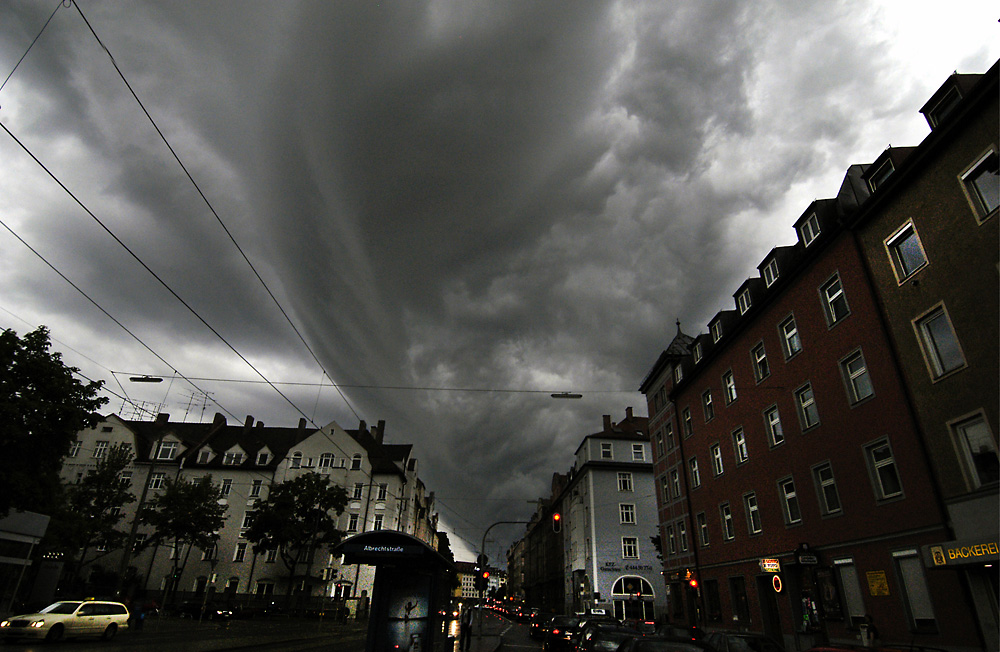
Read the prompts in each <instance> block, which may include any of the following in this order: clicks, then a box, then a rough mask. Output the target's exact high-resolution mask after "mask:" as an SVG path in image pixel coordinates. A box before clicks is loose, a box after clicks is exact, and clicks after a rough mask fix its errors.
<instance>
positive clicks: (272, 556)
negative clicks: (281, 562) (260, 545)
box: [264, 548, 278, 564]
mask: <svg viewBox="0 0 1000 652" xmlns="http://www.w3.org/2000/svg"><path fill="white" fill-rule="evenodd" d="M277 560H278V549H277V548H271V549H270V550H268V551H267V553H265V555H264V562H265V563H268V564H273V563H274V562H276V561H277Z"/></svg>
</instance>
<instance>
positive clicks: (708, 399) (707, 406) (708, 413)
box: [701, 389, 715, 423]
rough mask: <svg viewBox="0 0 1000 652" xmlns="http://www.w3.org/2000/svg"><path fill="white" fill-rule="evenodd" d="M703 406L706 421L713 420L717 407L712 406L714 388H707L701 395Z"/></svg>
mask: <svg viewBox="0 0 1000 652" xmlns="http://www.w3.org/2000/svg"><path fill="white" fill-rule="evenodd" d="M701 407H702V409H703V410H704V411H705V422H706V423H707V422H709V421H711V420H712V419H713V418H714V417H715V408H714V407H713V406H712V390H710V389H706V390H705V393H704V394H702V395H701Z"/></svg>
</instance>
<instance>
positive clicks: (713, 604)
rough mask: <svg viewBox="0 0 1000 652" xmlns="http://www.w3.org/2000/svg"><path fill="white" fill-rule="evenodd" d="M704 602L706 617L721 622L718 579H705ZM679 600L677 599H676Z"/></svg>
mask: <svg viewBox="0 0 1000 652" xmlns="http://www.w3.org/2000/svg"><path fill="white" fill-rule="evenodd" d="M702 586H704V587H705V604H706V607H707V611H708V619H709V620H710V621H712V622H717V623H718V622H722V600H721V599H720V598H719V580H705V581H704V582H702ZM677 602H679V600H678V601H677Z"/></svg>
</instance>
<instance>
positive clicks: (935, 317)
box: [914, 305, 965, 378]
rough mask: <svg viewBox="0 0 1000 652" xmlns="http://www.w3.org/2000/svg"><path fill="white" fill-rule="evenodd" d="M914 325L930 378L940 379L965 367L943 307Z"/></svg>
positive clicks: (960, 350) (958, 345)
mask: <svg viewBox="0 0 1000 652" xmlns="http://www.w3.org/2000/svg"><path fill="white" fill-rule="evenodd" d="M914 325H915V327H916V329H917V337H918V339H919V340H920V345H921V347H922V348H923V351H924V358H926V360H927V365H928V367H929V369H930V372H931V377H932V378H940V377H941V376H944V375H945V374H947V373H950V372H952V371H955V370H956V369H960V368H962V367H964V366H965V355H964V354H963V353H962V347H961V345H960V344H959V343H958V337H956V335H955V329H954V328H953V327H952V325H951V319H949V317H948V313H947V312H946V311H945V309H944V306H943V305H941V306H938V307H937V308H935V309H934V310H931V311H930V312H929V313H927V314H926V315H924V316H923V317H921V318H920V319H918V320H917V321H916V322H915V323H914Z"/></svg>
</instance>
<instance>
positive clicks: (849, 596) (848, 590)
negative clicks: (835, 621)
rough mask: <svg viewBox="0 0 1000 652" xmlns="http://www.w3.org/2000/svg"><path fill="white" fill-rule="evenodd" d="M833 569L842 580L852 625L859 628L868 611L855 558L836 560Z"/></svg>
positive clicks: (841, 584) (842, 588)
mask: <svg viewBox="0 0 1000 652" xmlns="http://www.w3.org/2000/svg"><path fill="white" fill-rule="evenodd" d="M833 568H834V570H835V572H836V573H837V578H838V579H839V580H840V589H841V591H842V592H843V597H844V607H845V608H846V609H847V617H848V618H849V619H850V624H851V625H852V626H854V627H857V626H858V625H860V624H861V623H863V622H864V621H865V614H866V613H867V612H868V610H867V609H866V608H865V601H864V598H862V597H861V583H860V582H859V581H858V569H857V567H856V566H855V565H854V558H853V557H844V558H841V559H834V560H833Z"/></svg>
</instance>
